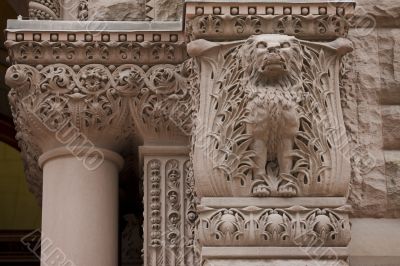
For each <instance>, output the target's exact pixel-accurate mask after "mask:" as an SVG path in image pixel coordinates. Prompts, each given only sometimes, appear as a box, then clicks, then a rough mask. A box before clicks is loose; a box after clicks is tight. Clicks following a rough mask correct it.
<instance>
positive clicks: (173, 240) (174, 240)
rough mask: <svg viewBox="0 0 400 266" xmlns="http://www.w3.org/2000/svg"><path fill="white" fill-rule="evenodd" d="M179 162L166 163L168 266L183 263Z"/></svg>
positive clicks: (170, 161)
mask: <svg viewBox="0 0 400 266" xmlns="http://www.w3.org/2000/svg"><path fill="white" fill-rule="evenodd" d="M179 165H180V164H179V161H177V160H169V161H168V162H167V163H166V166H165V168H166V193H167V194H166V211H167V213H166V214H167V217H168V219H167V220H166V223H167V224H166V247H168V249H169V250H168V253H167V260H166V264H167V265H181V263H182V261H183V257H182V251H181V250H180V242H181V233H180V228H181V193H180V186H181V173H180V169H179Z"/></svg>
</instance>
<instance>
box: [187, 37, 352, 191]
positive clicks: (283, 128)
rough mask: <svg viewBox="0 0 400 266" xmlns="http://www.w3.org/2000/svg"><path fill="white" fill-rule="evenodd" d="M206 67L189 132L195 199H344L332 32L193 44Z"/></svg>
mask: <svg viewBox="0 0 400 266" xmlns="http://www.w3.org/2000/svg"><path fill="white" fill-rule="evenodd" d="M189 50H190V52H191V53H192V55H194V56H198V59H199V61H200V62H201V66H200V67H201V69H202V71H203V73H202V78H203V80H201V83H200V84H201V86H200V94H201V96H200V99H206V100H205V102H203V103H202V104H201V105H200V110H199V115H198V120H197V125H196V130H195V133H194V134H195V139H194V160H195V161H196V162H197V163H196V165H195V168H194V170H195V177H196V187H197V189H198V190H197V192H198V193H199V194H200V195H201V196H249V195H253V196H319V195H323V196H343V195H345V194H346V192H347V187H348V180H349V178H350V169H349V158H347V157H346V156H345V154H344V153H343V152H342V148H343V147H345V146H346V145H347V137H346V132H345V129H344V123H343V116H342V113H341V106H340V95H339V60H340V57H341V55H342V54H344V53H346V52H348V51H349V50H351V48H350V46H349V43H348V42H347V41H346V40H344V39H338V40H336V41H334V42H331V43H326V44H322V43H321V44H319V43H308V42H305V41H299V40H298V39H296V38H294V37H289V36H285V35H258V36H254V37H251V38H249V39H248V40H247V41H246V42H244V43H243V42H242V43H240V42H239V43H238V42H232V43H220V44H215V43H209V42H206V41H202V40H199V41H195V42H192V43H191V44H190V47H189Z"/></svg>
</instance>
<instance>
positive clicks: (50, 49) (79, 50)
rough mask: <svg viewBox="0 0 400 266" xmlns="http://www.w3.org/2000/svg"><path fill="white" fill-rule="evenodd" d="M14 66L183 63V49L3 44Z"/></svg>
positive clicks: (125, 44) (167, 45) (120, 44)
mask: <svg viewBox="0 0 400 266" xmlns="http://www.w3.org/2000/svg"><path fill="white" fill-rule="evenodd" d="M5 45H6V47H7V48H8V49H9V55H10V60H11V61H12V62H13V63H14V64H32V65H38V64H40V65H49V64H53V63H54V61H57V62H58V63H62V64H67V65H82V64H104V65H112V64H114V65H123V64H127V63H135V64H148V65H152V64H156V63H157V64H166V63H182V62H183V61H184V60H186V59H187V55H186V51H185V49H184V48H185V45H183V44H182V43H172V42H170V43H167V42H165V43H164V42H102V41H94V42H84V41H77V42H68V41H57V42H49V41H42V42H35V41H21V42H15V41H7V42H6V44H5Z"/></svg>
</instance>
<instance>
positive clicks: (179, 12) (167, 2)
mask: <svg viewBox="0 0 400 266" xmlns="http://www.w3.org/2000/svg"><path fill="white" fill-rule="evenodd" d="M182 16H183V0H157V1H156V3H155V20H164V21H165V20H181V19H182Z"/></svg>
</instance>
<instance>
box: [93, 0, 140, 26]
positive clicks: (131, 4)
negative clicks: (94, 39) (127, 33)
mask: <svg viewBox="0 0 400 266" xmlns="http://www.w3.org/2000/svg"><path fill="white" fill-rule="evenodd" d="M144 19H145V0H114V1H108V0H91V1H90V2H89V20H111V21H113V20H115V21H125V20H144Z"/></svg>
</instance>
